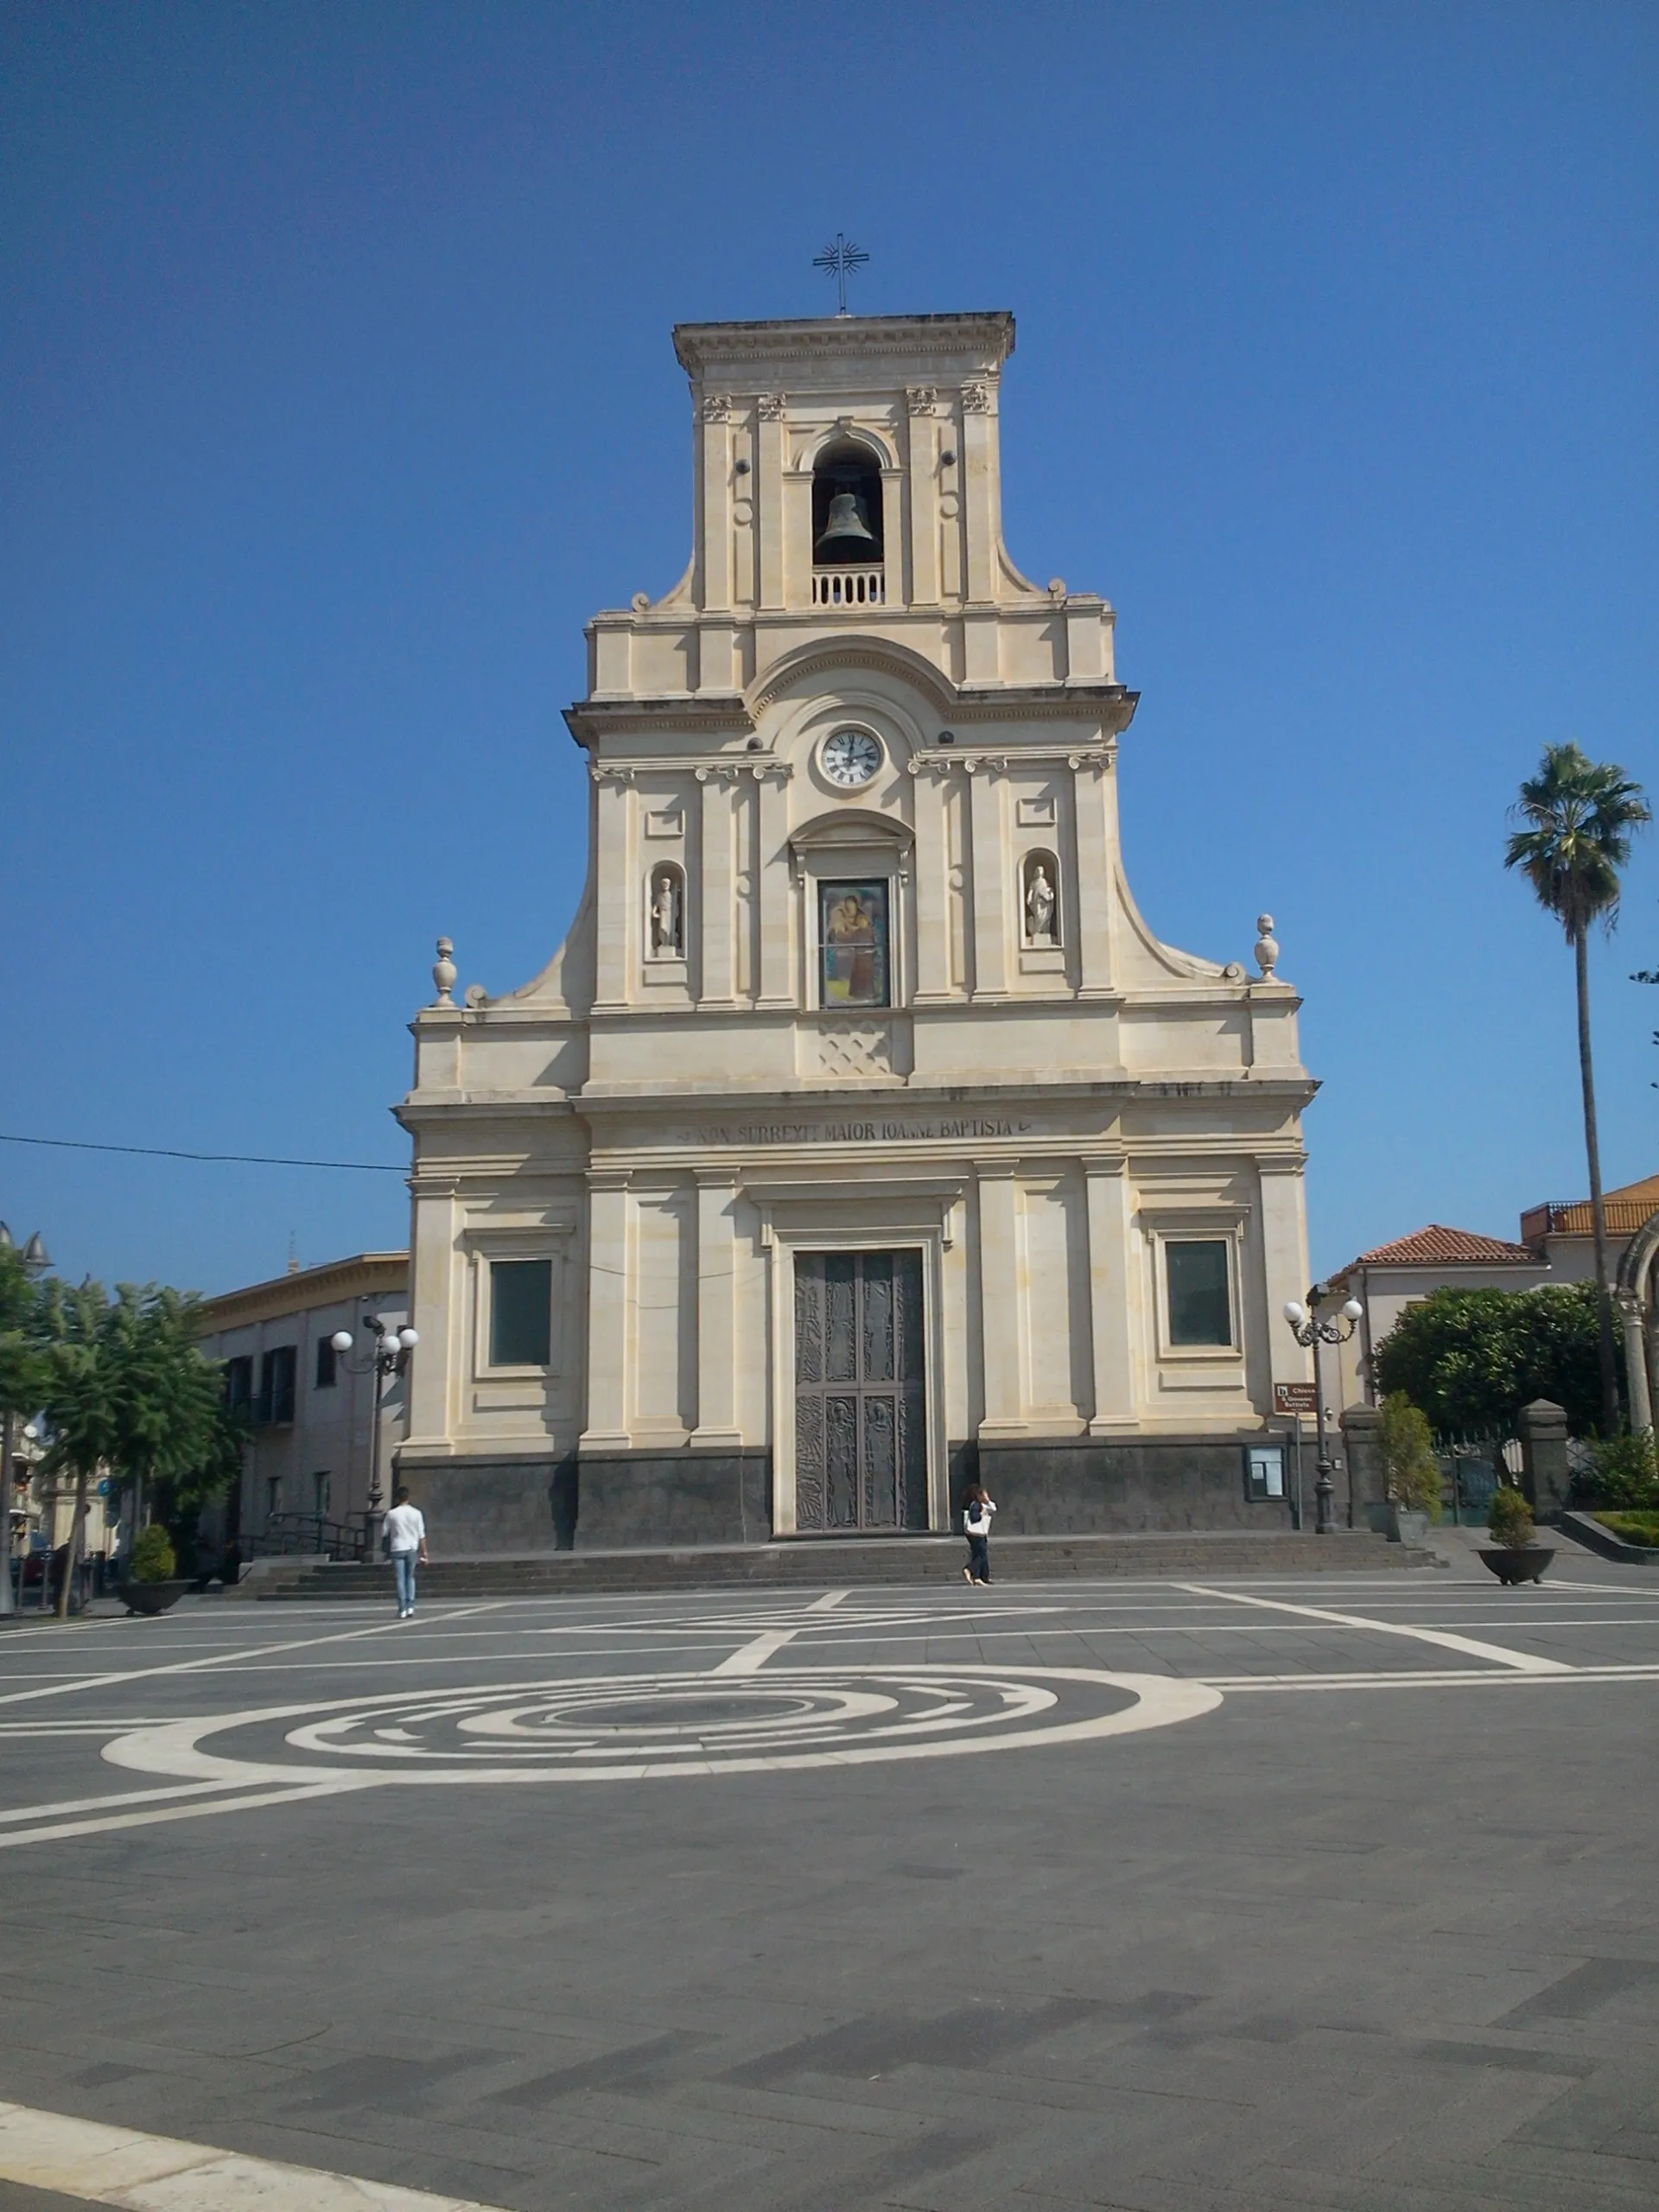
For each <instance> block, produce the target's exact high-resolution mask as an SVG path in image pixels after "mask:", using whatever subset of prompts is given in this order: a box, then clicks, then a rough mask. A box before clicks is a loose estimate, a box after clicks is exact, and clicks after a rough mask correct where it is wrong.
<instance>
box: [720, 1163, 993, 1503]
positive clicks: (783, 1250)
mask: <svg viewBox="0 0 1659 2212" xmlns="http://www.w3.org/2000/svg"><path fill="white" fill-rule="evenodd" d="M754 1195H755V1196H756V1197H757V1198H758V1197H759V1196H760V1193H759V1192H756V1193H755V1194H754ZM841 1204H842V1205H845V1200H844V1199H843V1200H842V1201H841ZM790 1211H791V1212H794V1211H797V1210H796V1209H794V1208H791V1210H790ZM800 1211H806V1209H804V1208H802V1209H800ZM761 1223H762V1228H761V1239H762V1243H763V1245H764V1246H765V1248H766V1254H767V1257H768V1260H769V1261H770V1263H771V1264H770V1267H769V1269H768V1278H769V1279H768V1285H767V1288H768V1294H769V1298H770V1302H771V1307H772V1361H771V1370H772V1371H771V1377H770V1381H771V1393H770V1395H771V1400H772V1535H774V1536H793V1535H796V1534H797V1533H798V1531H797V1529H796V1523H795V1255H796V1253H797V1252H919V1253H920V1254H921V1255H922V1361H923V1374H922V1404H923V1408H924V1421H925V1429H926V1452H927V1458H926V1465H927V1525H928V1529H929V1530H930V1531H931V1532H932V1533H933V1534H936V1535H937V1534H940V1533H943V1532H944V1531H946V1530H948V1529H949V1528H950V1456H949V1446H948V1443H947V1440H946V1437H945V1433H944V1223H943V1222H942V1221H941V1220H940V1218H939V1217H938V1210H937V1209H936V1210H935V1211H934V1218H933V1219H932V1220H931V1221H926V1220H924V1221H917V1222H907V1223H906V1224H904V1225H903V1226H899V1225H898V1224H883V1225H881V1226H880V1227H876V1226H873V1225H871V1226H865V1227H861V1228H860V1227H847V1226H844V1225H842V1224H835V1225H833V1226H831V1225H829V1224H824V1225H823V1226H820V1225H818V1224H816V1223H808V1222H804V1221H800V1220H798V1219H797V1220H795V1221H791V1222H790V1224H788V1226H787V1227H785V1226H784V1225H783V1224H781V1223H779V1222H778V1221H777V1220H776V1218H775V1217H773V1216H772V1210H771V1209H770V1208H769V1207H764V1206H763V1209H762V1215H761ZM894 1533H895V1534H897V1535H902V1534H903V1533H904V1532H903V1531H902V1530H898V1531H895V1532H894ZM823 1541H825V1542H832V1541H836V1540H835V1539H834V1538H829V1537H826V1538H824V1539H823ZM869 1541H871V1542H873V1543H874V1542H878V1541H886V1538H885V1537H876V1536H871V1537H870V1538H869Z"/></svg>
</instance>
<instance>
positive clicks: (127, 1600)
mask: <svg viewBox="0 0 1659 2212" xmlns="http://www.w3.org/2000/svg"><path fill="white" fill-rule="evenodd" d="M189 1587H190V1585H189V1584H188V1582H124V1583H123V1584H122V1585H121V1589H120V1592H119V1595H120V1599H121V1602H122V1604H123V1605H124V1606H125V1607H126V1609H127V1611H129V1612H130V1613H164V1612H166V1611H167V1610H168V1607H169V1606H170V1605H177V1604H178V1602H179V1600H180V1599H181V1598H182V1597H183V1595H184V1593H185V1592H186V1591H187V1590H188V1588H189Z"/></svg>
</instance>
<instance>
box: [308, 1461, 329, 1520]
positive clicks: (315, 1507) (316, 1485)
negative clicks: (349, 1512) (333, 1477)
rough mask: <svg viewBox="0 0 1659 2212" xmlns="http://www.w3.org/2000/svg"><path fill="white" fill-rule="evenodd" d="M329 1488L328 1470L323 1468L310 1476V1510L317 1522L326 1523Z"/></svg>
mask: <svg viewBox="0 0 1659 2212" xmlns="http://www.w3.org/2000/svg"><path fill="white" fill-rule="evenodd" d="M329 1486H330V1485H329V1481H328V1470H327V1467H324V1468H323V1469H322V1470H321V1472H320V1473H318V1474H315V1475H313V1476H312V1478H311V1510H312V1511H313V1512H314V1513H315V1515H316V1516H317V1518H318V1520H319V1521H326V1520H327V1518H328V1491H329Z"/></svg>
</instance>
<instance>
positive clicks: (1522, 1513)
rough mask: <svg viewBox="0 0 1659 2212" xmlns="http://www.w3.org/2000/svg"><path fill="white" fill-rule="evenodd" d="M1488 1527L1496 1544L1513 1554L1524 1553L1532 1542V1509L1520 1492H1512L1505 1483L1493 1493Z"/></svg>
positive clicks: (1488, 1515) (1487, 1518) (1487, 1522)
mask: <svg viewBox="0 0 1659 2212" xmlns="http://www.w3.org/2000/svg"><path fill="white" fill-rule="evenodd" d="M1486 1526H1487V1527H1488V1528H1489V1529H1491V1532H1492V1541H1493V1542H1494V1543H1495V1544H1502V1545H1503V1546H1504V1547H1505V1548H1506V1549H1508V1550H1510V1551H1512V1552H1523V1551H1525V1549H1526V1548H1527V1546H1528V1545H1529V1543H1530V1542H1531V1541H1532V1508H1531V1507H1530V1506H1529V1504H1528V1503H1527V1501H1526V1499H1525V1498H1524V1497H1522V1495H1521V1492H1520V1491H1518V1490H1511V1489H1510V1485H1509V1484H1507V1483H1504V1484H1503V1485H1502V1486H1501V1487H1500V1488H1498V1489H1497V1490H1495V1491H1493V1492H1492V1503H1491V1510H1489V1512H1488V1513H1487V1516H1486Z"/></svg>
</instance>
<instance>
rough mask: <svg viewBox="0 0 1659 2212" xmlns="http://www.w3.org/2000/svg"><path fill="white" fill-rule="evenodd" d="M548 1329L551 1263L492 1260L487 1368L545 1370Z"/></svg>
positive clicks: (550, 1315) (551, 1287)
mask: <svg viewBox="0 0 1659 2212" xmlns="http://www.w3.org/2000/svg"><path fill="white" fill-rule="evenodd" d="M552 1327H553V1263H552V1262H551V1261H550V1260H492V1261H491V1262H490V1365H491V1366H492V1367H545V1366H546V1365H547V1363H548V1361H549V1359H550V1357H551V1351H550V1346H551V1340H552Z"/></svg>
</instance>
